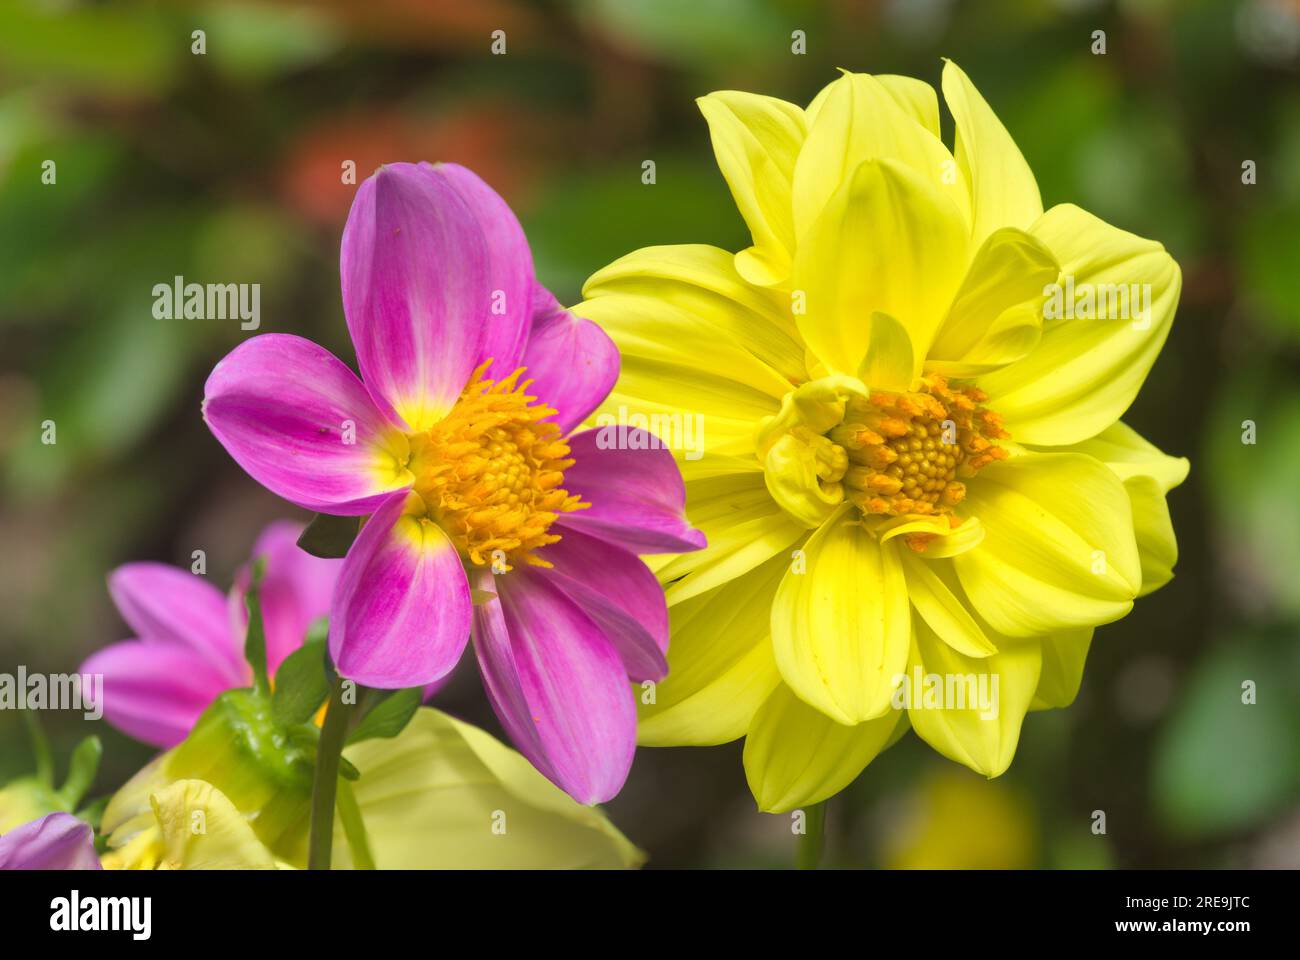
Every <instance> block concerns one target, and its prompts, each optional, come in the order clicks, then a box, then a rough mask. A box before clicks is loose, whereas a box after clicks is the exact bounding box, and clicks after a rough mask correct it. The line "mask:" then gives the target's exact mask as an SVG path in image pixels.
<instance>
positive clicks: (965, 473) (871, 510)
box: [827, 374, 1009, 520]
mask: <svg viewBox="0 0 1300 960" xmlns="http://www.w3.org/2000/svg"><path fill="white" fill-rule="evenodd" d="M986 399H988V398H987V396H986V395H985V394H984V392H983V391H981V390H979V389H977V388H975V387H951V386H949V384H948V381H947V380H946V379H945V378H944V377H941V376H938V375H937V374H932V375H930V376H927V377H924V378H923V379H922V381H921V384H920V388H919V389H918V390H915V391H909V392H907V393H888V392H884V391H875V392H873V393H872V394H871V396H870V398H868V399H861V398H854V399H852V400H850V401H849V402H848V405H847V408H846V410H845V414H844V421H843V422H842V423H841V424H839V425H838V426H836V427H834V428H832V429H831V431H830V433H829V434H827V436H828V437H829V438H830V439H831V440H832V441H834V442H835V443H836V444H838V445H839V446H841V447H843V448H844V449H845V451H846V452H847V453H848V457H849V467H848V470H847V471H845V474H844V486H845V496H846V498H847V499H848V500H850V501H851V502H852V503H854V504H856V505H857V506H858V507H859V508H860V509H861V510H862V512H863V513H866V514H883V515H887V516H903V515H905V514H922V515H929V514H949V515H951V513H952V508H953V507H955V506H956V505H957V504H959V503H961V501H962V499H963V498H964V497H965V496H966V486H965V484H963V483H962V482H961V481H960V480H959V479H958V477H965V478H969V477H971V476H974V474H975V473H976V471H978V470H979V469H980V468H981V467H984V466H987V465H988V464H990V463H992V462H993V461H994V460H1004V459H1006V456H1007V451H1006V450H1004V449H1003V448H1002V447H999V446H997V445H996V444H994V442H993V441H994V440H998V439H1003V438H1006V437H1008V436H1009V434H1008V433H1007V432H1006V431H1005V430H1004V429H1002V418H1001V417H1000V416H999V415H998V414H996V413H994V412H993V411H991V410H987V409H985V408H984V407H982V406H980V404H981V403H983V402H984V401H985V400H986ZM953 519H954V520H955V519H956V518H955V517H954V518H953Z"/></svg>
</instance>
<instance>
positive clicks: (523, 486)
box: [410, 360, 590, 573]
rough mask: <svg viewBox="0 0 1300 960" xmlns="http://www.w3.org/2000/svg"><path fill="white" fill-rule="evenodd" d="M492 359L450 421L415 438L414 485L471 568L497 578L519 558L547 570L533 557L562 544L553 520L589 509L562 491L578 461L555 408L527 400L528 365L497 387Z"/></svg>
mask: <svg viewBox="0 0 1300 960" xmlns="http://www.w3.org/2000/svg"><path fill="white" fill-rule="evenodd" d="M490 363H491V361H490V360H489V361H487V362H485V363H483V364H482V365H481V366H479V368H478V369H477V370H475V371H474V375H473V376H472V377H470V380H469V383H468V384H466V385H465V389H464V390H463V391H462V392H461V395H460V399H459V400H457V401H456V405H455V406H454V407H452V409H451V412H450V413H448V414H447V416H446V417H444V418H443V419H442V420H441V421H439V422H438V423H436V424H434V425H433V426H432V427H430V428H429V430H428V431H426V432H424V433H419V434H415V435H414V436H412V437H411V438H410V441H411V460H410V469H411V472H412V473H414V474H415V478H416V479H415V485H414V489H415V492H416V493H418V494H419V495H420V497H421V499H423V500H424V504H425V507H426V509H427V510H428V512H429V515H430V517H432V519H434V520H435V521H436V522H437V523H438V525H439V526H440V527H442V529H443V530H444V531H446V533H447V535H448V536H449V537H450V538H451V541H452V543H453V544H455V546H456V549H457V550H459V551H460V554H461V556H462V557H463V558H465V559H466V560H467V561H468V562H470V563H473V564H475V565H478V566H489V565H491V566H492V567H493V569H494V572H496V573H504V572H505V571H507V570H510V569H511V562H518V561H520V560H523V561H524V562H526V563H530V564H533V565H535V566H541V567H549V566H550V563H548V562H547V561H545V560H543V559H541V558H540V557H538V556H537V555H536V554H535V553H534V551H536V550H537V549H539V548H540V547H544V546H546V545H547V544H548V543H555V542H556V541H557V540H559V539H560V537H559V535H558V534H554V533H549V532H548V530H549V529H550V526H551V524H552V523H554V522H555V520H556V518H557V517H558V516H559V515H560V514H561V513H569V512H571V511H573V510H581V509H584V508H586V507H589V506H590V504H589V503H584V502H583V501H582V498H581V497H579V496H577V495H576V494H571V493H569V492H568V491H567V490H564V489H562V488H561V486H560V484H562V483H563V482H564V471H565V470H566V469H567V468H568V467H570V466H572V465H573V461H572V460H570V459H568V456H569V445H568V444H567V443H566V442H565V441H564V437H563V435H562V434H561V433H560V428H559V425H558V424H556V423H555V422H554V421H552V420H550V419H548V418H550V417H553V416H555V410H554V409H553V408H551V407H548V406H547V405H546V404H544V403H537V402H536V399H537V398H536V397H532V396H528V394H527V390H528V387H529V386H530V385H531V384H532V381H531V380H525V381H524V382H523V383H520V382H519V377H520V375H521V374H522V373H523V372H524V368H523V367H520V368H519V369H518V370H515V371H514V373H512V374H510V376H508V377H505V378H504V379H502V380H496V381H493V380H488V379H486V378H485V377H484V374H485V373H486V371H487V368H488V364H490Z"/></svg>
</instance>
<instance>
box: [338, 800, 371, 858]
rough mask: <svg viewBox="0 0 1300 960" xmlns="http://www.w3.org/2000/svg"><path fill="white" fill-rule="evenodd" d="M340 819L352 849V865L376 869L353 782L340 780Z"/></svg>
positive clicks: (349, 846)
mask: <svg viewBox="0 0 1300 960" xmlns="http://www.w3.org/2000/svg"><path fill="white" fill-rule="evenodd" d="M338 806H339V820H340V821H341V822H342V824H343V835H344V836H345V837H346V838H347V841H348V849H349V850H350V851H352V866H353V868H354V869H356V870H373V869H375V856H374V854H373V853H371V852H370V837H369V836H368V835H367V834H366V824H365V821H364V820H363V819H362V818H361V808H360V807H359V806H357V798H356V794H354V793H353V792H352V784H350V783H348V782H347V781H346V780H339V799H338Z"/></svg>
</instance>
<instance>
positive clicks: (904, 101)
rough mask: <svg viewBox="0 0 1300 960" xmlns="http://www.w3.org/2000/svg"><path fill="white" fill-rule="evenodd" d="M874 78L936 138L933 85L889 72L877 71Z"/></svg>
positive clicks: (937, 113) (935, 102) (937, 103)
mask: <svg viewBox="0 0 1300 960" xmlns="http://www.w3.org/2000/svg"><path fill="white" fill-rule="evenodd" d="M876 80H878V81H879V82H880V85H881V86H882V87H884V88H885V90H886V91H887V92H888V93H889V95H890V96H891V97H893V98H894V102H895V103H897V104H898V105H899V106H900V107H902V108H903V112H905V113H906V114H907V115H908V116H910V117H911V118H912V119H913V120H915V121H916V122H917V123H919V124H920V125H921V126H923V127H925V129H927V130H929V131H930V133H932V134H934V136H935V138H936V139H937V138H938V136H939V97H938V95H937V94H936V93H935V92H934V87H932V86H930V84H928V83H926V82H925V81H924V80H917V79H916V78H915V77H900V76H898V75H896V74H890V73H878V74H876Z"/></svg>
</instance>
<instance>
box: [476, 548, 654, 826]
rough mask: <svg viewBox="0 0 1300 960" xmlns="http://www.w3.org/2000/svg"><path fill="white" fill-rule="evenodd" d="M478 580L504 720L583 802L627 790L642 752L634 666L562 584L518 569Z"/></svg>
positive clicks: (481, 634) (480, 637)
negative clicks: (630, 668)
mask: <svg viewBox="0 0 1300 960" xmlns="http://www.w3.org/2000/svg"><path fill="white" fill-rule="evenodd" d="M476 577H477V579H476V580H475V586H477V587H478V588H479V589H483V590H492V591H495V592H496V593H497V594H498V598H497V599H493V600H489V601H488V602H486V603H483V604H480V605H478V606H476V607H475V608H474V651H475V653H476V654H477V655H478V662H479V668H480V669H481V670H482V673H483V684H484V687H485V688H486V689H487V693H488V698H489V699H490V700H491V701H492V708H493V709H494V710H495V711H496V714H497V716H498V717H499V718H500V719H501V723H502V725H503V726H504V727H505V728H506V730H507V732H508V733H509V734H510V736H511V739H513V740H514V743H515V746H516V747H518V748H519V750H520V752H521V753H523V755H524V756H526V757H527V758H528V759H529V760H530V761H532V764H533V766H535V767H536V768H537V769H538V770H540V771H541V772H542V773H543V774H545V775H546V777H547V778H549V779H550V780H551V781H553V782H554V783H555V784H556V785H557V786H558V787H560V788H561V789H562V790H564V791H565V792H566V793H568V794H569V795H570V796H571V797H573V798H574V799H575V800H577V801H579V802H580V803H600V802H602V801H605V800H608V799H610V798H611V797H613V796H614V795H615V794H617V793H618V791H619V790H620V789H621V788H622V786H623V782H624V781H625V780H626V779H627V774H628V770H630V769H631V766H632V755H633V753H634V752H635V750H636V707H635V704H634V702H633V693H632V690H631V689H630V688H629V686H628V681H627V671H626V670H625V668H624V667H623V662H622V660H620V659H619V656H618V653H617V652H616V651H615V650H614V647H613V645H612V644H610V642H609V641H608V640H607V639H605V636H604V634H603V633H602V632H601V629H600V627H598V626H597V625H596V624H595V623H594V622H593V621H592V619H591V618H590V617H588V616H587V615H586V614H585V613H583V612H582V610H581V609H579V607H578V605H577V604H575V603H574V602H573V601H572V600H570V599H569V598H568V597H567V596H565V594H564V592H563V591H561V590H560V589H559V588H558V587H557V586H556V585H555V584H553V583H551V582H550V581H548V580H547V579H545V578H544V577H540V576H538V575H537V574H536V573H535V572H534V571H533V570H531V569H526V568H517V569H515V570H513V571H511V572H510V573H508V574H505V575H504V576H502V577H497V578H495V583H494V582H493V578H492V575H491V573H488V572H486V571H482V570H479V571H476Z"/></svg>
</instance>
